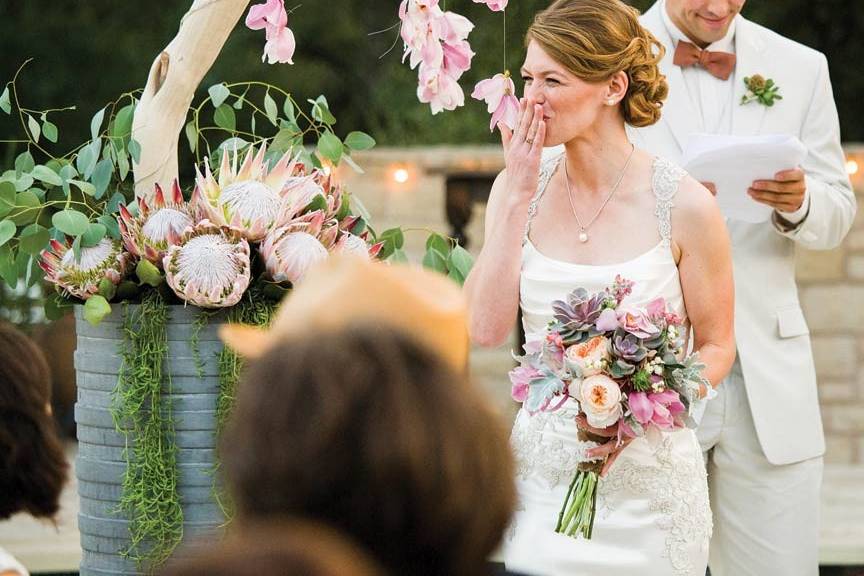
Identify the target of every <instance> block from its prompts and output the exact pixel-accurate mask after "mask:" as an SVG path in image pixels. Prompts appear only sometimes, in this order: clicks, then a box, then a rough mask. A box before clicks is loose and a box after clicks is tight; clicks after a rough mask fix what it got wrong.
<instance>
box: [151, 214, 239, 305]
mask: <svg viewBox="0 0 864 576" xmlns="http://www.w3.org/2000/svg"><path fill="white" fill-rule="evenodd" d="M163 265H164V268H165V280H166V282H168V285H169V286H170V287H171V288H172V289H173V290H174V292H175V293H176V294H177V296H179V297H180V298H182V299H183V300H185V301H187V302H189V303H190V304H194V305H196V306H200V307H202V308H223V307H226V306H233V305H234V304H236V303H237V302H239V301H240V298H241V297H242V296H243V292H245V291H246V288H247V287H248V286H249V281H250V278H251V270H250V268H251V267H250V263H249V243H248V242H247V241H246V239H245V238H243V235H242V234H241V232H240V231H239V230H236V229H234V228H231V227H230V226H220V225H218V224H214V223H212V222H210V221H209V220H202V221H201V222H199V223H198V224H196V225H195V226H192V227H189V228H187V229H186V231H185V232H184V234H183V236H182V237H181V238H180V241H179V242H178V243H177V244H175V245H173V246H171V247H169V248H168V252H167V254H166V255H165V258H164V260H163Z"/></svg>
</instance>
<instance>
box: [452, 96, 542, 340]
mask: <svg viewBox="0 0 864 576" xmlns="http://www.w3.org/2000/svg"><path fill="white" fill-rule="evenodd" d="M520 108H521V120H520V123H519V126H517V128H516V130H515V132H513V133H512V134H511V133H510V131H509V130H508V129H507V128H506V127H504V128H502V130H501V138H502V141H503V144H504V152H505V155H506V160H505V165H506V169H505V170H504V171H503V172H501V173H500V174H499V175H498V177H497V178H496V179H495V183H494V184H493V186H492V192H491V193H490V195H489V203H488V205H487V207H486V234H485V240H484V243H483V249H482V250H481V251H480V255H479V256H478V257H477V261H476V262H475V263H474V268H473V269H472V270H471V273H470V274H469V275H468V279H467V280H466V281H465V294H466V297H467V299H468V315H469V332H470V333H471V339H472V340H473V341H474V342H476V343H477V344H480V345H481V346H497V345H499V344H501V343H503V342H504V340H505V339H506V338H507V335H508V334H509V333H510V331H511V330H512V329H513V325H514V323H515V321H516V311H517V310H518V307H519V271H520V269H521V263H522V235H523V233H524V231H525V224H526V222H527V220H528V204H529V203H530V202H531V198H532V197H533V195H534V192H535V191H536V189H537V178H538V174H539V171H540V155H541V152H542V151H543V140H544V138H545V136H546V126H545V123H544V122H543V120H542V116H543V111H542V108H541V107H540V106H533V105H532V106H526V104H525V103H524V102H523V103H522V104H521V106H520Z"/></svg>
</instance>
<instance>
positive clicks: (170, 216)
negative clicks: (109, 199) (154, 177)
mask: <svg viewBox="0 0 864 576" xmlns="http://www.w3.org/2000/svg"><path fill="white" fill-rule="evenodd" d="M137 202H138V215H137V216H133V215H132V213H131V212H129V210H127V209H126V207H125V206H123V205H122V204H121V206H120V217H119V218H118V219H117V221H118V223H119V224H120V234H121V236H122V237H123V245H124V246H125V247H126V250H128V251H129V253H130V254H132V255H134V256H137V257H139V258H144V259H146V260H149V261H150V262H152V263H153V264H155V265H156V266H158V267H160V268H161V267H162V259H163V258H164V257H165V252H166V251H167V250H168V247H169V246H171V245H173V244H176V243H177V242H179V240H180V236H181V235H182V234H183V231H184V230H186V228H188V227H189V226H193V225H195V223H196V222H197V221H198V220H199V218H198V215H197V214H196V213H195V211H194V210H193V209H192V207H190V206H189V204H188V203H186V202H185V201H184V200H183V193H182V192H181V191H180V184H179V183H178V182H177V180H174V183H173V185H172V186H171V194H170V196H169V197H168V198H167V199H166V198H165V193H164V192H163V191H162V188H161V186H159V184H156V194H155V195H154V198H153V205H152V206H151V205H150V204H148V203H147V201H146V200H144V198H138V200H137Z"/></svg>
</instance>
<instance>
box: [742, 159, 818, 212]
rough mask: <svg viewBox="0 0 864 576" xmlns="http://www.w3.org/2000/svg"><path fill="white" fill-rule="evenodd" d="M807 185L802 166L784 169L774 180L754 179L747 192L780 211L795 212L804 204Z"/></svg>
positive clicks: (758, 200)
mask: <svg viewBox="0 0 864 576" xmlns="http://www.w3.org/2000/svg"><path fill="white" fill-rule="evenodd" d="M806 191H807V186H806V184H805V181H804V171H803V170H801V169H800V168H793V169H791V170H783V171H781V172H778V173H777V174H775V175H774V180H754V181H753V184H751V185H750V188H748V189H747V193H748V194H750V197H751V198H753V199H754V200H756V201H757V202H761V203H762V204H767V205H768V206H771V207H772V208H774V209H775V210H779V211H780V212H795V211H796V210H798V209H799V208H801V205H802V204H804V195H805V192H806Z"/></svg>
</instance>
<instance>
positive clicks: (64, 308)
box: [44, 293, 72, 322]
mask: <svg viewBox="0 0 864 576" xmlns="http://www.w3.org/2000/svg"><path fill="white" fill-rule="evenodd" d="M44 306H45V318H46V319H47V320H48V321H50V322H54V321H57V320H60V319H61V318H63V316H65V315H66V312H68V311H69V310H70V309H71V308H72V304H70V303H69V302H67V301H66V300H65V299H64V298H63V297H62V296H60V295H59V294H56V293H55V294H51V295H50V296H48V297H47V298H45V303H44Z"/></svg>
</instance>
